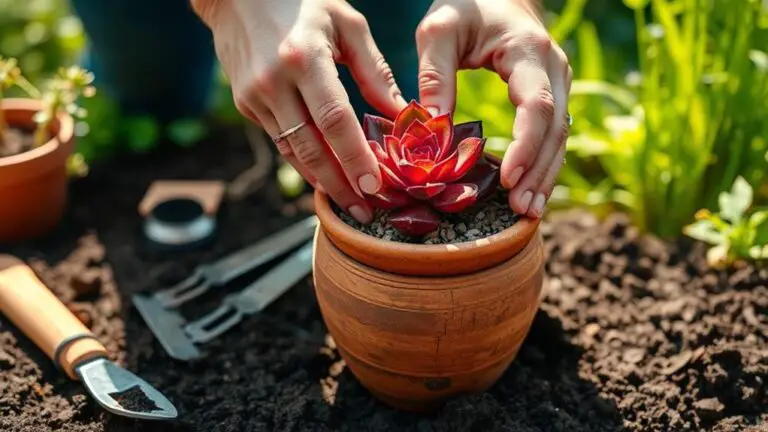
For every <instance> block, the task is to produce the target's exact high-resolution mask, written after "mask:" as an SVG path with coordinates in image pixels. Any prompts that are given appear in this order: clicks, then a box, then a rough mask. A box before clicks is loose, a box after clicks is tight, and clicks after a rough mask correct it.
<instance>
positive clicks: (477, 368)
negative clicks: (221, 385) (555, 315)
mask: <svg viewBox="0 0 768 432" xmlns="http://www.w3.org/2000/svg"><path fill="white" fill-rule="evenodd" d="M315 209H316V212H317V216H318V218H319V220H320V226H319V227H318V229H317V232H316V235H315V253H314V262H313V266H314V282H315V292H316V295H317V298H318V303H319V305H320V310H321V313H322V315H323V319H324V321H325V324H326V326H327V327H328V329H329V331H330V333H331V335H332V336H333V338H334V340H335V342H336V345H337V347H338V349H339V352H340V354H341V356H342V358H343V359H344V360H345V362H346V363H347V365H348V367H349V368H350V370H351V371H352V373H353V374H354V375H355V376H356V377H357V379H358V380H359V381H360V383H361V384H362V385H363V386H365V387H366V388H368V389H369V390H370V391H371V392H372V393H373V394H374V395H375V396H377V397H378V398H379V399H381V400H382V401H384V402H385V403H388V404H389V405H391V406H394V407H396V408H399V409H402V410H407V411H415V412H427V411H432V410H435V409H437V408H439V407H440V406H441V405H442V404H443V403H444V402H445V401H446V400H447V399H449V398H451V397H454V396H458V395H461V394H468V393H478V392H483V391H485V390H487V389H488V388H489V387H491V386H492V385H493V384H494V383H495V382H496V381H497V380H498V379H499V377H500V376H501V374H502V373H503V372H504V371H505V370H506V368H507V367H508V366H509V364H510V363H511V362H512V360H513V359H514V358H515V355H516V354H517V352H518V350H519V348H520V345H521V344H522V342H523V340H524V339H525V336H526V335H527V333H528V330H529V329H530V325H531V322H532V321H533V318H534V315H535V314H536V311H537V309H538V307H539V303H540V301H541V292H542V279H543V267H544V252H543V246H542V239H541V235H540V234H539V230H538V225H539V222H538V221H536V220H532V219H527V218H523V219H521V220H520V221H518V222H517V223H516V224H515V225H513V226H512V227H510V228H508V229H506V230H505V231H502V232H500V233H498V234H495V235H493V236H490V237H487V238H485V239H482V240H477V241H473V242H465V243H460V244H452V245H413V244H404V243H396V242H390V241H384V240H380V239H377V238H374V237H372V236H369V235H366V234H363V233H361V232H360V231H357V230H356V229H354V228H352V227H350V226H349V225H347V224H345V223H344V222H343V221H342V220H341V219H340V218H339V217H338V216H336V214H335V213H334V212H333V210H332V209H331V206H330V204H329V201H328V198H327V197H326V195H325V194H323V193H320V192H316V193H315Z"/></svg>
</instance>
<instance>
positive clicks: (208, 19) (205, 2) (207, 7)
mask: <svg viewBox="0 0 768 432" xmlns="http://www.w3.org/2000/svg"><path fill="white" fill-rule="evenodd" d="M227 3H229V0H189V4H190V6H191V7H192V11H194V12H195V14H196V15H197V16H198V17H200V20H202V21H203V23H204V24H205V25H206V26H208V27H209V28H211V29H212V28H213V23H214V21H215V19H216V17H217V16H218V14H219V12H220V11H221V9H222V8H223V7H224V6H226V4H227Z"/></svg>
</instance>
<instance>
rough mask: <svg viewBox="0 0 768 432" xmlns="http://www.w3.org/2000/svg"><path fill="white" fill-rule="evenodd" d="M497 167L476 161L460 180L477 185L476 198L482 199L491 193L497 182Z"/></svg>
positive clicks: (498, 179)
mask: <svg viewBox="0 0 768 432" xmlns="http://www.w3.org/2000/svg"><path fill="white" fill-rule="evenodd" d="M499 172H500V170H499V167H497V166H494V165H491V164H489V163H478V164H477V165H475V166H474V167H473V168H472V169H471V170H470V171H469V172H468V173H467V174H466V175H465V176H464V177H462V178H461V181H462V182H464V183H471V184H474V185H477V188H478V191H477V200H478V201H483V200H485V199H487V198H489V197H490V196H491V195H493V192H494V191H495V190H496V186H497V185H498V184H499V181H500V178H499V175H500V174H499Z"/></svg>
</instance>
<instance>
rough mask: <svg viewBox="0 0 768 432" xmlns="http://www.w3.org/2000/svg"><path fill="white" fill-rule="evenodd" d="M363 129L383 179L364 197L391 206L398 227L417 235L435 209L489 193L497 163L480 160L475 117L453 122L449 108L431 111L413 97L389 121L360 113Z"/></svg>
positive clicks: (436, 219) (433, 223) (450, 208)
mask: <svg viewBox="0 0 768 432" xmlns="http://www.w3.org/2000/svg"><path fill="white" fill-rule="evenodd" d="M363 131H364V132H365V135H366V137H367V139H368V144H369V145H370V146H371V149H372V150H373V152H374V153H375V154H376V159H377V160H378V163H379V168H380V169H381V174H382V178H383V180H384V185H383V187H382V189H381V190H380V191H379V192H378V193H377V194H376V195H369V196H368V201H369V202H370V203H371V205H373V206H374V207H377V208H381V209H386V210H391V212H390V217H389V220H390V222H391V223H392V225H393V226H394V227H395V228H396V229H397V230H399V231H401V232H402V233H404V234H406V235H410V236H421V235H425V234H427V233H430V232H432V231H434V230H435V229H437V227H438V225H439V223H440V213H459V212H461V211H463V210H465V209H466V208H468V207H470V206H472V205H474V204H475V203H477V202H478V201H480V200H483V199H485V198H487V197H488V196H490V195H491V194H492V192H493V191H494V190H495V189H496V187H497V185H498V183H499V168H498V166H496V165H494V164H491V163H489V161H488V160H486V158H485V155H484V153H483V150H484V148H485V138H483V128H482V123H481V122H480V121H474V122H468V123H461V124H457V125H455V126H454V124H453V118H452V116H451V114H441V115H438V116H435V117H433V116H432V115H431V114H430V113H429V111H427V110H426V109H425V108H424V107H423V106H421V105H420V104H419V103H418V102H416V101H411V102H410V103H409V104H408V106H406V107H405V108H403V110H402V111H401V112H400V113H399V114H398V115H397V117H396V118H395V120H394V121H391V120H388V119H385V118H382V117H378V116H373V115H368V114H366V115H364V117H363Z"/></svg>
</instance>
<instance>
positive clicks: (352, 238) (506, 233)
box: [315, 190, 540, 260]
mask: <svg viewBox="0 0 768 432" xmlns="http://www.w3.org/2000/svg"><path fill="white" fill-rule="evenodd" d="M315 213H316V214H317V217H318V219H320V223H321V224H322V226H323V229H324V230H326V231H327V232H328V233H329V234H330V236H329V237H330V239H331V240H333V238H334V237H336V238H339V239H343V240H344V241H345V242H346V243H351V244H355V245H357V247H358V248H360V249H363V250H366V251H368V252H369V253H370V254H371V255H380V256H387V255H389V256H391V255H393V254H396V255H397V256H399V257H401V258H403V259H405V260H408V259H409V256H414V257H423V256H424V255H429V256H430V257H433V258H434V259H436V260H440V259H441V258H443V259H453V260H455V259H462V258H468V259H471V258H472V257H473V256H475V257H479V256H478V255H477V251H478V250H479V249H482V250H483V251H484V252H487V253H491V252H492V251H502V250H514V249H520V245H521V244H523V245H525V244H528V243H529V242H530V240H531V238H532V237H533V235H534V234H535V233H536V230H537V229H538V226H539V222H540V221H539V220H536V219H532V218H530V217H528V216H522V217H520V219H518V221H517V222H515V223H514V224H513V225H512V226H511V227H509V228H506V229H505V230H503V231H501V232H498V233H496V234H493V235H490V236H488V237H484V238H481V239H477V240H473V241H464V242H461V243H450V244H432V245H427V244H413V243H401V242H394V241H387V240H382V239H379V238H376V237H374V236H371V235H368V234H365V233H363V232H360V231H358V230H356V229H354V228H353V227H351V226H349V225H347V224H346V223H345V222H344V221H343V220H341V218H339V217H338V216H337V215H336V213H335V212H334V211H333V209H332V208H331V204H330V200H329V199H328V195H326V194H325V193H323V192H320V191H319V190H315Z"/></svg>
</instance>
